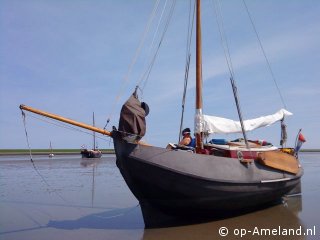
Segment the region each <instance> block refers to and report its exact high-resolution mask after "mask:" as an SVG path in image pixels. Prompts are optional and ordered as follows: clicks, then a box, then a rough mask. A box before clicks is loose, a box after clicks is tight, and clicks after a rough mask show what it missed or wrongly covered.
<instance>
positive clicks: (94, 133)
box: [92, 112, 96, 150]
mask: <svg viewBox="0 0 320 240" xmlns="http://www.w3.org/2000/svg"><path fill="white" fill-rule="evenodd" d="M92 124H93V126H94V127H95V122H94V112H93V113H92ZM92 132H93V150H96V132H95V131H92Z"/></svg>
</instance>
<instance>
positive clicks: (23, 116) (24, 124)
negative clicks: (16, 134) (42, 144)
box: [21, 109, 33, 163]
mask: <svg viewBox="0 0 320 240" xmlns="http://www.w3.org/2000/svg"><path fill="white" fill-rule="evenodd" d="M21 115H22V122H23V126H24V132H25V134H26V139H27V145H28V149H29V155H30V160H31V162H32V163H33V160H32V153H31V147H30V143H29V137H28V132H27V122H26V114H25V112H24V111H23V110H22V109H21Z"/></svg>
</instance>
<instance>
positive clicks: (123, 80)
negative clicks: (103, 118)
mask: <svg viewBox="0 0 320 240" xmlns="http://www.w3.org/2000/svg"><path fill="white" fill-rule="evenodd" d="M159 2H160V0H157V1H156V2H155V4H154V7H153V10H152V12H151V14H150V17H149V20H148V22H147V25H146V27H145V29H144V31H143V34H142V37H141V40H140V43H139V45H138V47H137V49H136V52H135V54H134V57H133V59H132V61H131V63H130V65H129V67H128V70H127V72H126V74H125V76H124V77H123V79H122V82H121V84H120V86H121V87H120V89H119V91H118V94H117V95H116V98H115V101H114V102H113V104H112V107H111V111H110V114H109V116H108V118H107V123H106V125H105V126H104V128H103V129H106V127H107V125H108V124H109V122H110V119H111V118H112V117H113V115H114V111H115V107H116V104H117V103H118V102H119V100H120V98H121V96H122V94H123V91H124V88H125V86H126V85H127V82H128V80H129V76H130V74H131V71H132V69H133V66H134V65H135V63H136V62H137V59H138V57H139V54H140V52H141V49H142V46H143V44H144V42H145V39H146V36H147V33H148V32H149V30H150V26H151V23H152V21H153V18H154V16H155V13H156V12H157V9H158V7H159Z"/></svg>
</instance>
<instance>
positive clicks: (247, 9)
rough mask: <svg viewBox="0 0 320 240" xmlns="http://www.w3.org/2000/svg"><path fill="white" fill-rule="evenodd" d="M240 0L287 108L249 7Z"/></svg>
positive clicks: (243, 0)
mask: <svg viewBox="0 0 320 240" xmlns="http://www.w3.org/2000/svg"><path fill="white" fill-rule="evenodd" d="M242 2H243V4H244V6H245V9H246V11H247V14H248V16H249V19H250V22H251V25H252V28H253V30H254V32H255V34H256V37H257V39H258V42H259V45H260V48H261V51H262V53H263V56H264V58H265V60H266V62H267V66H268V69H269V71H270V74H271V77H272V80H273V82H274V84H275V86H276V88H277V91H278V93H279V96H280V99H281V102H282V104H283V106H284V108H287V106H286V103H285V101H284V98H283V96H282V93H281V91H280V88H279V85H278V83H277V80H276V77H275V75H274V73H273V70H272V68H271V64H270V61H269V59H268V57H267V54H266V52H265V50H264V47H263V45H262V42H261V39H260V36H259V34H258V31H257V28H256V26H255V24H254V21H253V18H252V15H251V14H250V11H249V8H248V6H247V4H246V1H245V0H242Z"/></svg>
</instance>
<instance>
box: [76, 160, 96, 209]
mask: <svg viewBox="0 0 320 240" xmlns="http://www.w3.org/2000/svg"><path fill="white" fill-rule="evenodd" d="M100 162H101V158H82V160H81V162H80V165H81V166H83V167H85V168H89V167H90V168H92V181H91V206H92V207H93V206H94V189H95V181H94V178H95V172H96V168H97V166H98V164H99V163H100Z"/></svg>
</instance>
